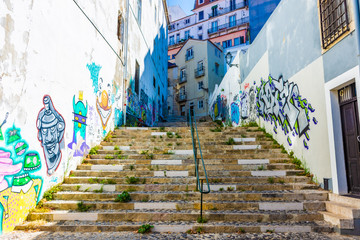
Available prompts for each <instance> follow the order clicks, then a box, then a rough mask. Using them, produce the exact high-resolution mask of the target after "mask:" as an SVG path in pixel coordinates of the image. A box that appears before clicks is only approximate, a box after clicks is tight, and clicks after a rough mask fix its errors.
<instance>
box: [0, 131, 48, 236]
mask: <svg viewBox="0 0 360 240" xmlns="http://www.w3.org/2000/svg"><path fill="white" fill-rule="evenodd" d="M5 139H6V141H5V142H6V147H2V148H0V216H1V219H0V233H7V232H10V231H12V230H13V229H14V228H15V226H16V225H17V224H18V223H19V222H22V221H23V220H25V219H26V216H27V214H28V213H29V211H30V210H31V209H32V208H34V207H35V206H36V204H37V202H38V201H39V200H40V199H39V197H40V192H41V188H42V184H43V180H42V179H41V178H39V177H36V176H33V173H34V172H36V171H38V170H40V168H41V159H40V155H39V153H38V152H36V151H28V148H29V145H28V144H27V142H26V141H25V140H24V139H22V137H21V134H20V129H19V128H16V127H15V126H14V125H13V126H12V127H11V128H8V129H7V130H6V134H5Z"/></svg>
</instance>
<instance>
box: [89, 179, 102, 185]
mask: <svg viewBox="0 0 360 240" xmlns="http://www.w3.org/2000/svg"><path fill="white" fill-rule="evenodd" d="M88 182H89V183H90V184H94V183H100V179H98V178H89V179H88Z"/></svg>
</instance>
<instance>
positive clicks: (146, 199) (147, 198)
mask: <svg viewBox="0 0 360 240" xmlns="http://www.w3.org/2000/svg"><path fill="white" fill-rule="evenodd" d="M141 201H142V202H148V201H149V197H144V198H143V199H141Z"/></svg>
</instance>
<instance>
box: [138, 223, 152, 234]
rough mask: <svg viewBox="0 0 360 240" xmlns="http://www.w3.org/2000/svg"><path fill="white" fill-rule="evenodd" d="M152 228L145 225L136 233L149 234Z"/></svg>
mask: <svg viewBox="0 0 360 240" xmlns="http://www.w3.org/2000/svg"><path fill="white" fill-rule="evenodd" d="M153 227H154V226H152V225H150V224H145V225H142V226H141V227H140V228H139V230H138V233H142V234H144V233H149V232H151V229H152V228H153Z"/></svg>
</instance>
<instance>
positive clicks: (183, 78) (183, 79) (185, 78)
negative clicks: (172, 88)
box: [179, 73, 187, 83]
mask: <svg viewBox="0 0 360 240" xmlns="http://www.w3.org/2000/svg"><path fill="white" fill-rule="evenodd" d="M186 81H187V77H186V73H183V74H182V76H180V77H179V83H184V82H186Z"/></svg>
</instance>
